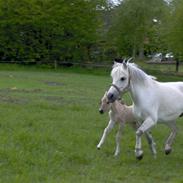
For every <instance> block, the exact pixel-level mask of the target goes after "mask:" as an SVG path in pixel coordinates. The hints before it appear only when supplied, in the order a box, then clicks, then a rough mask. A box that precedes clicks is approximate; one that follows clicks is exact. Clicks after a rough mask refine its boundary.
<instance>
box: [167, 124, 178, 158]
mask: <svg viewBox="0 0 183 183" xmlns="http://www.w3.org/2000/svg"><path fill="white" fill-rule="evenodd" d="M167 125H168V127H169V128H170V129H171V133H170V135H169V137H168V138H167V140H166V143H165V154H170V153H171V151H172V147H171V146H172V144H173V141H174V139H175V137H176V134H177V126H176V122H175V121H173V122H169V123H168V124H167Z"/></svg>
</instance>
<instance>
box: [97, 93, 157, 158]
mask: <svg viewBox="0 0 183 183" xmlns="http://www.w3.org/2000/svg"><path fill="white" fill-rule="evenodd" d="M132 111H133V106H127V105H125V104H124V103H122V101H119V100H116V101H114V102H113V103H109V101H108V98H107V92H106V93H105V94H104V96H103V97H102V99H101V105H100V108H99V112H100V113H101V114H103V113H105V112H109V118H110V120H109V123H108V125H107V127H106V128H105V129H104V132H103V135H102V137H101V139H100V142H99V143H98V145H97V148H98V149H100V148H101V146H102V145H103V143H104V142H105V139H106V137H107V135H108V134H109V133H110V131H111V130H112V129H113V128H114V126H115V125H116V124H118V125H119V130H118V132H117V134H116V150H115V153H114V156H118V155H119V153H120V140H121V136H122V131H123V128H124V126H125V124H126V123H128V124H129V125H130V126H131V127H132V128H133V129H134V130H137V128H138V127H139V123H138V122H137V119H136V118H135V116H134V115H133V112H132ZM145 136H146V139H147V142H148V144H149V147H150V150H151V152H152V154H153V156H154V157H155V158H156V144H155V142H154V140H153V137H152V135H151V134H150V133H149V132H146V133H145Z"/></svg>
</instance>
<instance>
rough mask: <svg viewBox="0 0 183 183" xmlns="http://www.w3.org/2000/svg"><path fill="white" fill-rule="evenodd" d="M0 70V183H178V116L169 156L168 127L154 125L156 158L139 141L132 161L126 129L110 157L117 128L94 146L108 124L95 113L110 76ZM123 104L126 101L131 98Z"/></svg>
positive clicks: (181, 155)
mask: <svg viewBox="0 0 183 183" xmlns="http://www.w3.org/2000/svg"><path fill="white" fill-rule="evenodd" d="M0 67H1V68H0V183H1V182H2V183H15V182H16V183H164V182H166V183H181V182H183V118H182V119H179V120H178V127H179V134H178V136H177V138H176V142H175V144H174V146H173V152H172V154H170V155H168V156H166V155H164V151H163V148H164V141H165V139H166V137H167V136H168V133H169V130H168V129H167V128H166V127H165V126H163V125H158V126H156V127H155V128H154V129H153V130H152V132H153V135H154V138H155V140H156V143H157V151H158V155H157V159H153V157H152V155H151V153H150V151H149V149H148V146H147V143H146V142H145V141H144V139H143V142H144V143H143V149H144V158H143V160H141V161H138V160H136V159H135V156H134V145H135V133H134V131H133V130H132V129H131V128H130V127H128V126H127V127H126V128H125V130H124V136H123V138H122V145H121V148H122V149H121V150H122V151H121V154H120V156H119V157H118V158H115V157H114V156H113V153H114V148H115V142H114V140H115V133H116V129H117V128H116V129H115V130H113V132H112V133H111V134H110V135H109V138H108V139H107V141H106V143H105V144H104V146H103V148H102V149H101V150H100V151H98V150H97V149H96V145H97V143H98V141H99V139H100V137H101V135H102V132H103V129H104V127H105V126H106V124H107V122H108V115H107V114H105V115H100V114H99V113H98V107H99V100H100V98H101V96H102V95H103V93H104V91H105V90H106V89H107V88H108V87H109V84H110V82H111V79H110V76H109V72H108V71H105V72H102V73H100V72H99V71H98V72H97V74H93V73H92V72H91V71H90V74H87V71H84V72H82V71H79V72H77V71H76V72H77V73H74V71H73V70H72V69H71V70H69V69H66V70H65V69H59V70H58V71H52V70H41V69H29V68H19V67H14V66H11V67H10V68H9V67H7V66H6V67H5V66H2V65H0ZM157 76H158V79H159V80H163V81H176V80H183V79H182V78H178V77H173V76H172V77H170V76H169V77H168V76H163V75H157ZM125 100H126V101H127V103H129V104H130V100H129V97H128V95H126V96H125Z"/></svg>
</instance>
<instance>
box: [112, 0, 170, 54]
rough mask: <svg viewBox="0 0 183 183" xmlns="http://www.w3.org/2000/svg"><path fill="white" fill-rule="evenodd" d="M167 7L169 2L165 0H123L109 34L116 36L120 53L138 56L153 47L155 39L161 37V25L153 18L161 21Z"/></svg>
mask: <svg viewBox="0 0 183 183" xmlns="http://www.w3.org/2000/svg"><path fill="white" fill-rule="evenodd" d="M166 7H167V4H166V3H165V2H164V1H163V0H154V1H148V0H142V1H140V2H139V1H136V0H124V1H122V3H121V5H120V6H119V7H117V9H116V11H115V16H114V18H113V26H112V27H111V31H110V34H109V35H110V38H111V37H112V38H114V39H113V41H114V43H115V45H116V47H117V48H118V52H119V54H120V55H133V56H136V54H141V52H144V50H145V49H148V47H150V48H149V49H151V48H152V46H153V44H155V43H156V41H154V39H155V40H159V37H160V35H158V32H159V30H160V29H159V28H160V27H159V26H158V25H157V26H156V25H155V22H153V19H156V20H157V21H158V22H161V21H162V19H163V18H162V17H163V15H164V14H165V12H166ZM156 47H158V45H157V46H156ZM146 51H151V50H146Z"/></svg>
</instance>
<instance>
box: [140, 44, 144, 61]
mask: <svg viewBox="0 0 183 183" xmlns="http://www.w3.org/2000/svg"><path fill="white" fill-rule="evenodd" d="M139 58H140V59H143V58H144V44H143V43H142V44H141V45H140V48H139Z"/></svg>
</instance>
